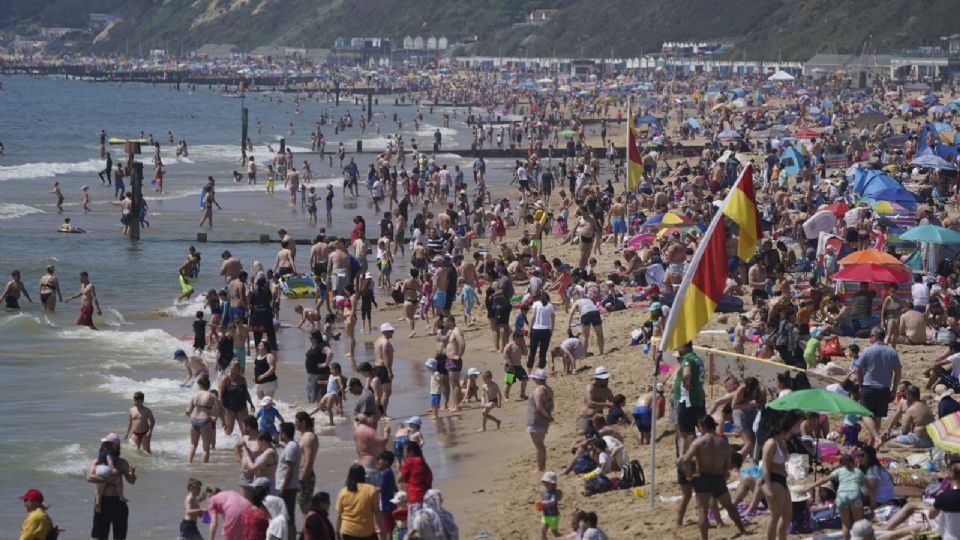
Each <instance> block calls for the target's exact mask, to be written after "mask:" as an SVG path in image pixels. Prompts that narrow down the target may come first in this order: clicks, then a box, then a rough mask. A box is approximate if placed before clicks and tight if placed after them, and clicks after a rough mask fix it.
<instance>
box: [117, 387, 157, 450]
mask: <svg viewBox="0 0 960 540" xmlns="http://www.w3.org/2000/svg"><path fill="white" fill-rule="evenodd" d="M156 424H157V421H156V420H155V419H154V418H153V411H151V410H150V409H149V408H148V407H145V406H144V405H143V392H136V393H135V394H133V407H130V410H128V411H127V432H126V433H125V434H124V435H123V438H124V439H129V440H130V442H132V443H133V444H134V445H135V446H136V447H137V449H138V450H143V451H144V452H146V453H147V455H152V454H151V452H150V439H151V438H152V437H153V427H154V426H155V425H156Z"/></svg>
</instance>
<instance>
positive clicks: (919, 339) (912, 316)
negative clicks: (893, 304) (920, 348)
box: [900, 309, 933, 345]
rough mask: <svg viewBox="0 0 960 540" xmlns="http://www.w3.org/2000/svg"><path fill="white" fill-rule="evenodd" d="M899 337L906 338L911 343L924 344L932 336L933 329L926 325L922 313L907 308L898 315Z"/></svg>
mask: <svg viewBox="0 0 960 540" xmlns="http://www.w3.org/2000/svg"><path fill="white" fill-rule="evenodd" d="M900 337H901V339H903V338H906V339H907V341H909V342H910V344H911V345H926V344H927V342H929V340H930V338H931V337H933V330H932V329H931V328H930V327H929V326H928V325H927V321H926V319H924V318H923V313H920V312H919V311H914V310H912V309H908V310H906V311H904V312H903V314H902V315H900Z"/></svg>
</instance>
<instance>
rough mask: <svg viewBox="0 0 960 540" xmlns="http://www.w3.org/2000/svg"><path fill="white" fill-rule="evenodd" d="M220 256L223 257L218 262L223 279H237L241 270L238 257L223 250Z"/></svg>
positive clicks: (241, 266)
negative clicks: (221, 260) (220, 261)
mask: <svg viewBox="0 0 960 540" xmlns="http://www.w3.org/2000/svg"><path fill="white" fill-rule="evenodd" d="M220 257H221V258H222V259H223V263H221V264H220V275H221V276H223V281H224V282H226V283H229V282H231V281H233V280H235V279H237V278H238V277H239V276H240V272H241V271H242V270H243V264H241V263H240V259H237V258H236V257H234V256H233V255H231V254H230V252H229V251H224V252H223V253H222V254H221V255H220Z"/></svg>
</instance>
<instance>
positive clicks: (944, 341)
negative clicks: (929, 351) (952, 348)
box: [933, 328, 957, 345]
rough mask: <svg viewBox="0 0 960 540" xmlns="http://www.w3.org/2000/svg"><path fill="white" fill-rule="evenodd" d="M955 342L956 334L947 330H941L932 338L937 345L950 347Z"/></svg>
mask: <svg viewBox="0 0 960 540" xmlns="http://www.w3.org/2000/svg"><path fill="white" fill-rule="evenodd" d="M956 340H957V334H956V333H954V331H953V330H951V329H949V328H941V329H939V330H937V333H936V334H934V336H933V341H934V342H936V343H937V344H938V345H950V344H952V343H953V342H954V341H956Z"/></svg>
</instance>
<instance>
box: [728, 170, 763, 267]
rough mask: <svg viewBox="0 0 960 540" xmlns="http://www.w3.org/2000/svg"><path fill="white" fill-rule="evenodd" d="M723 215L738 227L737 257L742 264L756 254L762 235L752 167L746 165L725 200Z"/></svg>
mask: <svg viewBox="0 0 960 540" xmlns="http://www.w3.org/2000/svg"><path fill="white" fill-rule="evenodd" d="M723 214H724V215H725V216H727V217H728V218H730V220H731V221H733V222H734V223H736V224H737V225H738V226H739V227H740V244H739V246H737V256H738V257H739V258H740V260H742V261H743V262H747V261H749V260H750V257H753V254H754V253H756V252H757V244H758V242H759V241H760V238H762V237H763V233H762V232H761V231H760V213H759V212H758V211H757V194H756V192H755V191H754V189H753V166H752V165H747V167H746V168H745V169H744V170H743V173H741V174H740V178H739V179H738V180H737V183H736V184H734V186H733V189H732V190H731V192H730V195H729V197H728V198H727V201H726V204H725V205H724V207H723Z"/></svg>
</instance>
